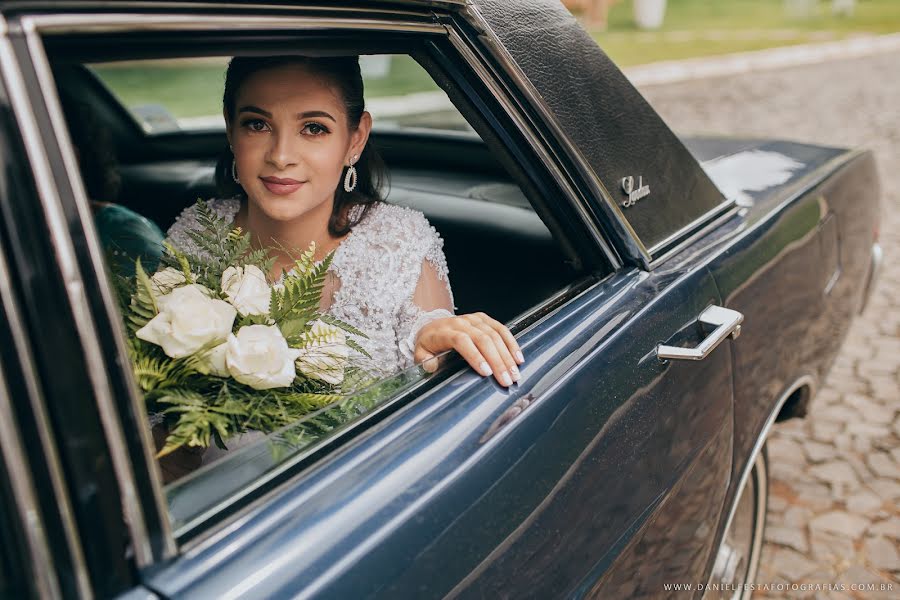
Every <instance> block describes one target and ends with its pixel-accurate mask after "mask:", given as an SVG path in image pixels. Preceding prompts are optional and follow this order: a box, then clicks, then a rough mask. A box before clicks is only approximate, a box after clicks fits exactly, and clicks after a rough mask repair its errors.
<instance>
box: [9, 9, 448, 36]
mask: <svg viewBox="0 0 900 600" xmlns="http://www.w3.org/2000/svg"><path fill="white" fill-rule="evenodd" d="M281 8H282V9H283V8H285V7H281ZM27 20H28V21H29V22H30V23H31V24H32V25H33V27H34V28H36V29H37V30H38V31H39V32H40V33H42V34H50V35H53V34H66V33H113V32H119V31H135V30H137V31H220V30H222V29H227V30H229V31H252V30H256V29H266V30H279V31H290V30H293V29H303V30H306V31H309V30H317V29H373V30H378V31H398V32H405V33H436V34H440V35H445V34H446V32H445V31H444V28H443V27H442V26H440V25H438V24H435V23H423V22H417V21H391V20H386V19H385V20H381V19H353V18H347V19H335V18H330V17H316V16H309V17H307V16H304V17H300V16H290V15H278V16H253V15H203V14H184V15H163V14H139V13H117V14H108V13H106V14H104V13H89V14H71V15H32V16H29V17H27ZM24 21H25V19H23V22H24Z"/></svg>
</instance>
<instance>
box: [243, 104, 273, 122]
mask: <svg viewBox="0 0 900 600" xmlns="http://www.w3.org/2000/svg"><path fill="white" fill-rule="evenodd" d="M243 112H251V113H257V114H260V115H262V116H264V117H266V118H267V119H271V118H272V113H270V112H269V111H267V110H263V109H261V108H259V107H258V106H252V105H248V106H242V107H241V108H239V109H238V114H240V113H243Z"/></svg>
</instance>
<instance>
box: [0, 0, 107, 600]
mask: <svg viewBox="0 0 900 600" xmlns="http://www.w3.org/2000/svg"><path fill="white" fill-rule="evenodd" d="M7 31H8V28H7V23H6V19H5V18H4V17H3V16H2V15H0V69H2V72H0V76H2V77H3V84H4V86H5V87H6V91H7V93H8V95H9V100H10V103H11V104H12V105H13V107H14V110H15V112H16V120H17V122H18V124H19V126H20V127H22V126H23V123H22V120H21V119H22V117H21V116H20V115H19V111H18V109H17V108H15V107H16V106H21V105H22V103H23V102H24V103H25V104H26V106H27V100H28V99H27V97H26V96H25V90H24V87H22V77H21V73H20V72H19V68H18V64H17V63H16V61H15V59H14V58H13V49H12V44H11V43H10V41H9V39H8V38H7V36H6V32H7ZM28 114H29V115H30V113H28ZM26 121H27V119H26ZM30 124H31V125H32V126H33V127H35V128H36V124H35V123H34V122H33V120H31V123H30ZM32 133H34V131H32ZM23 139H27V133H26V131H23ZM36 184H37V182H36ZM0 260H2V263H0V298H2V300H3V304H4V308H5V310H6V314H7V316H8V318H9V325H10V329H11V331H12V335H13V338H14V343H15V344H16V350H17V352H18V354H19V357H20V360H21V361H22V367H23V371H24V376H25V385H26V387H27V388H28V393H29V397H30V403H31V410H32V414H33V415H34V420H35V425H36V427H37V430H38V435H39V436H40V439H41V446H42V448H43V451H44V454H45V456H46V457H47V471H48V473H49V476H50V482H51V486H52V487H53V492H54V494H55V495H56V499H57V507H58V509H59V514H60V519H61V521H62V525H63V529H64V531H63V535H64V536H65V538H66V544H67V546H68V548H69V553H70V554H71V556H72V563H73V565H72V566H73V570H74V579H75V583H76V586H77V588H78V590H79V593H80V594H81V595H82V596H84V597H89V596H90V595H91V587H90V582H89V578H88V574H87V567H86V563H85V559H84V554H83V552H82V548H81V542H80V536H79V534H78V527H77V524H76V523H75V517H74V515H73V511H72V507H71V504H70V502H69V497H68V494H67V491H66V485H65V478H64V476H63V469H62V464H61V462H60V460H59V455H58V454H57V450H56V445H55V444H54V442H53V433H52V430H51V428H50V421H49V418H48V417H47V413H46V411H45V410H44V406H43V404H42V403H41V402H40V400H39V399H40V398H41V396H42V394H41V393H40V386H39V385H38V378H37V375H36V371H35V367H34V365H33V364H32V362H31V356H32V353H31V349H30V344H29V342H28V336H27V334H26V333H25V331H24V330H23V328H22V321H21V317H20V315H19V313H18V309H17V307H16V305H15V301H14V299H13V296H12V285H11V283H10V281H9V272H8V267H7V265H6V262H5V258H4V257H3V256H2V255H0Z"/></svg>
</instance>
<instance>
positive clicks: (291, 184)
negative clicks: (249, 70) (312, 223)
mask: <svg viewBox="0 0 900 600" xmlns="http://www.w3.org/2000/svg"><path fill="white" fill-rule="evenodd" d="M339 93H340V92H339V89H338V88H337V87H335V86H333V85H332V84H330V83H329V82H328V81H327V80H326V79H323V78H320V77H316V76H313V75H312V74H311V73H310V72H309V71H308V70H307V69H306V68H304V67H303V66H301V65H285V66H281V67H275V68H271V69H266V70H263V71H258V72H257V73H254V74H253V75H251V76H250V77H248V78H247V80H246V81H244V83H243V84H242V85H241V87H240V89H239V90H238V93H237V96H236V103H235V104H236V105H235V109H234V118H233V120H230V122H229V123H228V141H229V143H230V144H231V146H232V149H233V152H234V157H235V163H236V167H237V174H238V178H239V179H240V181H241V186H242V187H243V188H244V190H245V191H246V192H247V197H248V199H249V201H250V203H251V207H252V208H255V209H257V210H259V211H261V212H262V213H263V214H264V215H265V216H266V217H268V218H270V219H273V220H277V221H291V220H294V219H297V218H299V217H303V216H307V217H313V218H322V219H324V220H325V222H327V220H328V218H329V216H330V215H331V210H332V206H333V202H334V193H335V190H336V189H337V186H338V184H339V183H342V176H343V173H344V168H345V166H346V165H348V164H350V163H351V161H353V162H355V160H356V159H355V158H354V157H358V156H359V155H360V154H362V150H363V147H364V146H365V143H366V140H367V138H368V133H369V129H370V127H371V120H370V119H371V117H369V115H368V113H365V114H364V115H363V118H362V119H361V121H360V124H359V126H358V127H356V128H355V129H351V127H350V124H349V123H348V122H347V112H346V108H345V106H344V103H343V100H342V98H341V97H340V95H339ZM226 118H227V116H226Z"/></svg>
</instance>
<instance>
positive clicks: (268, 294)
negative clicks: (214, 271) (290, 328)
mask: <svg viewBox="0 0 900 600" xmlns="http://www.w3.org/2000/svg"><path fill="white" fill-rule="evenodd" d="M222 293H223V294H225V297H226V298H228V301H229V302H231V304H233V305H234V307H235V308H236V309H238V312H239V313H241V314H242V315H244V316H246V315H267V314H269V301H270V300H271V298H272V290H271V289H270V288H269V284H268V282H266V274H265V273H263V272H262V269H260V268H259V267H257V266H255V265H248V266H246V267H228V268H227V269H225V272H224V273H222Z"/></svg>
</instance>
